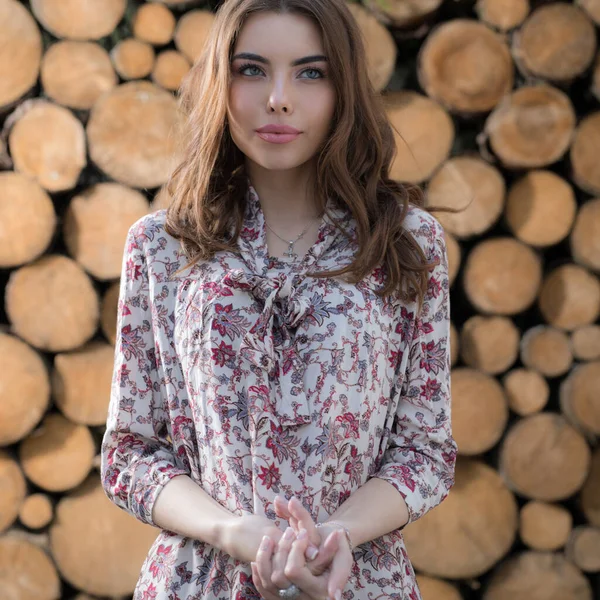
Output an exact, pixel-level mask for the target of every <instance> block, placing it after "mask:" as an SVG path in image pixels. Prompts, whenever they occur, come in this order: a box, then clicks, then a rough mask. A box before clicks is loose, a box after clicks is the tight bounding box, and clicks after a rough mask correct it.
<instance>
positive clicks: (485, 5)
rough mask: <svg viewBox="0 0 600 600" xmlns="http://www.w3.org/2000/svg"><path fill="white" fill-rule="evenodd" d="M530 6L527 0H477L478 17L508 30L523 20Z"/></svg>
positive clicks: (493, 25) (502, 29) (501, 29)
mask: <svg viewBox="0 0 600 600" xmlns="http://www.w3.org/2000/svg"><path fill="white" fill-rule="evenodd" d="M530 10H531V6H530V4H529V0H477V4H476V5H475V11H476V12H477V15H478V16H479V18H480V19H481V20H482V21H483V22H484V23H487V24H488V25H491V26H492V27H495V28H496V29H499V30H500V31H509V30H511V29H514V28H515V27H518V26H519V25H521V24H522V23H523V21H525V19H526V18H527V15H528V14H529V11H530Z"/></svg>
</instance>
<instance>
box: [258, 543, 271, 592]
mask: <svg viewBox="0 0 600 600" xmlns="http://www.w3.org/2000/svg"><path fill="white" fill-rule="evenodd" d="M274 545H275V544H274V543H273V540H271V538H270V537H268V536H266V535H265V536H264V537H263V539H262V542H261V543H260V546H259V548H258V552H257V553H256V561H255V564H256V571H257V574H258V578H259V581H260V584H261V586H262V587H263V589H268V588H269V587H270V585H271V570H272V568H271V557H272V556H273V550H274Z"/></svg>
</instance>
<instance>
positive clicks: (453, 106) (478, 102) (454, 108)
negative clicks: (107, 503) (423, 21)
mask: <svg viewBox="0 0 600 600" xmlns="http://www.w3.org/2000/svg"><path fill="white" fill-rule="evenodd" d="M513 70H514V69H513V61H512V58H511V56H510V51H509V49H508V46H507V44H506V42H505V41H504V39H503V38H502V37H501V36H500V35H498V34H497V33H496V32H494V31H492V30H491V29H490V28H489V27H487V26H486V25H484V24H483V23H478V22H477V21H474V20H472V19H452V20H451V21H448V22H446V23H444V24H442V25H439V26H437V27H436V28H435V29H434V30H433V31H432V32H431V33H430V34H429V35H428V36H427V39H426V40H425V42H424V44H423V45H422V46H421V50H420V52H419V56H418V65H417V75H418V78H419V83H420V84H421V87H422V88H423V89H424V90H425V91H426V92H427V95H428V96H430V97H431V98H433V99H434V100H437V101H438V102H439V103H440V104H441V105H442V106H444V107H445V108H447V109H448V110H449V111H451V112H455V113H459V114H462V115H470V114H477V113H483V112H487V111H489V110H491V109H492V108H494V106H496V105H497V104H498V102H499V101H500V99H501V98H502V97H503V96H505V95H506V94H508V93H509V92H510V91H511V90H512V87H513V77H514V73H513Z"/></svg>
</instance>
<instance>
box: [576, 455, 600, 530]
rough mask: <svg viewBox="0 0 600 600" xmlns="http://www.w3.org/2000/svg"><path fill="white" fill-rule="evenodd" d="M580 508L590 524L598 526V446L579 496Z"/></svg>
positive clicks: (599, 478)
mask: <svg viewBox="0 0 600 600" xmlns="http://www.w3.org/2000/svg"><path fill="white" fill-rule="evenodd" d="M579 499H580V503H581V510H582V511H583V514H584V515H585V518H586V519H587V520H588V521H589V522H590V524H591V525H595V526H596V527H600V446H599V447H598V448H596V449H595V450H594V454H593V455H592V464H591V466H590V472H589V474H588V477H587V479H586V480H585V484H584V485H583V489H582V490H581V496H580V498H579Z"/></svg>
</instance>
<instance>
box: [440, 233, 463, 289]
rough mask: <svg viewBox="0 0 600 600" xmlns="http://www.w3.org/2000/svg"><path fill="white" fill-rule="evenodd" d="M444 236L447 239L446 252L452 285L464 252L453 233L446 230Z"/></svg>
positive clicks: (449, 279)
mask: <svg viewBox="0 0 600 600" xmlns="http://www.w3.org/2000/svg"><path fill="white" fill-rule="evenodd" d="M444 238H445V240H446V252H447V254H448V281H449V283H450V285H452V284H453V283H454V280H455V279H456V276H457V275H458V271H459V269H460V262H461V254H462V253H461V249H460V244H459V243H458V241H457V240H456V238H455V237H454V236H453V235H452V234H451V233H448V232H447V231H444Z"/></svg>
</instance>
